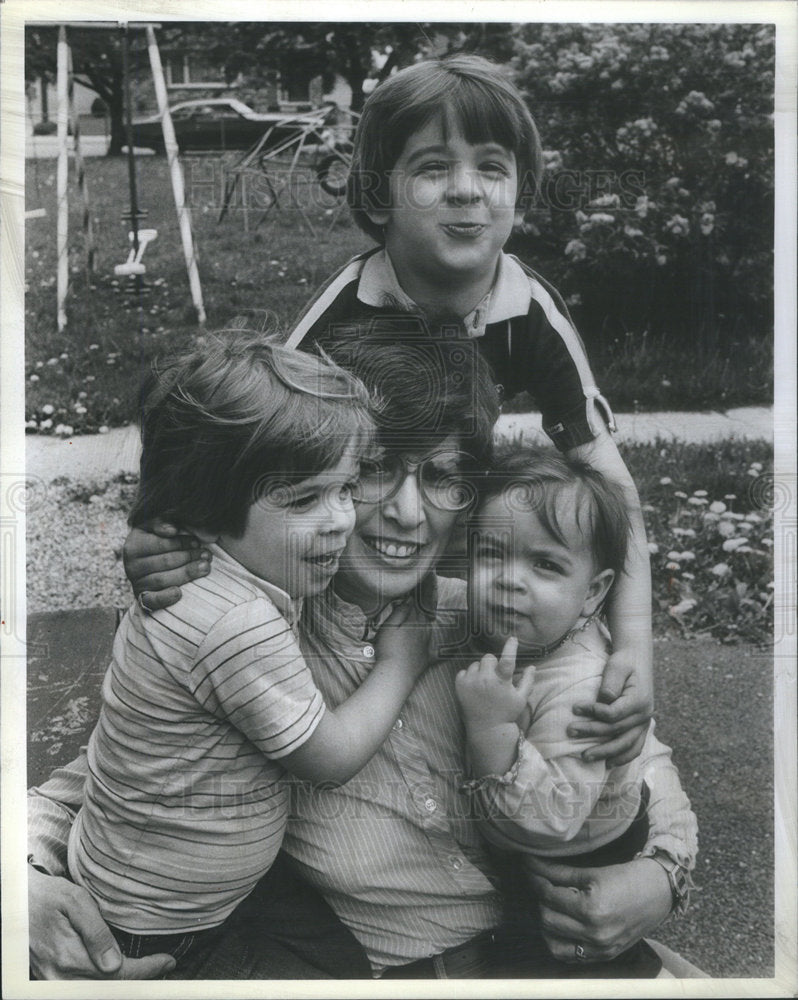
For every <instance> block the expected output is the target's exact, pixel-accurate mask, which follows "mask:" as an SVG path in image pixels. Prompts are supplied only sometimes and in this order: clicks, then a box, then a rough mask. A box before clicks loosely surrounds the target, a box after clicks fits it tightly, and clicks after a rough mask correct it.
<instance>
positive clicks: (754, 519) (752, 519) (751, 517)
mask: <svg viewBox="0 0 798 1000" xmlns="http://www.w3.org/2000/svg"><path fill="white" fill-rule="evenodd" d="M745 520H746V521H748V522H749V524H761V523H762V518H761V517H760V516H759V514H755V513H754V511H751V513H750V514H746V515H745Z"/></svg>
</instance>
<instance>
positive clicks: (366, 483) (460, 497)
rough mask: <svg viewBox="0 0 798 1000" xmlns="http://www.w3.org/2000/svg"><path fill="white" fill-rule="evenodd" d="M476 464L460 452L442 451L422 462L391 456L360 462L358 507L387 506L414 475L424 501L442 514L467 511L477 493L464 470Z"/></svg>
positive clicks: (356, 496) (356, 494) (357, 493)
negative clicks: (452, 511) (377, 504)
mask: <svg viewBox="0 0 798 1000" xmlns="http://www.w3.org/2000/svg"><path fill="white" fill-rule="evenodd" d="M472 464H473V460H472V459H471V457H470V456H469V455H466V454H464V453H463V452H461V451H441V452H437V453H435V454H432V455H428V456H427V457H426V458H425V459H423V460H422V461H421V462H411V461H409V460H408V459H407V458H405V456H404V455H400V454H388V455H384V456H381V457H379V458H364V459H361V461H360V480H359V483H358V487H357V490H356V492H355V500H356V501H357V502H359V503H384V502H385V501H386V500H390V499H391V498H392V497H394V496H396V494H397V493H398V492H399V490H400V489H401V488H402V484H403V483H404V481H405V480H406V479H407V477H408V476H411V475H415V477H416V482H417V483H418V489H419V492H420V494H421V496H422V498H423V499H424V500H425V501H427V502H428V503H430V504H432V505H433V507H438V508H439V509H440V510H465V508H466V507H468V506H469V504H470V503H471V501H472V500H473V498H474V495H475V491H474V488H473V487H472V486H471V484H470V482H469V481H468V478H467V476H466V474H465V472H464V471H463V470H464V467H466V466H469V465H472Z"/></svg>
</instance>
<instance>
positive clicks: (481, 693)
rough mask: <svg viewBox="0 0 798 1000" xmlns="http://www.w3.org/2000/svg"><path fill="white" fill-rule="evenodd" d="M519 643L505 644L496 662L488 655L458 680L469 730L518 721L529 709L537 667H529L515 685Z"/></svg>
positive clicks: (457, 686) (475, 663) (458, 692)
mask: <svg viewBox="0 0 798 1000" xmlns="http://www.w3.org/2000/svg"><path fill="white" fill-rule="evenodd" d="M517 651H518V640H517V639H516V638H515V637H511V638H509V639H508V640H507V642H505V644H504V649H503V650H502V654H501V656H500V657H499V659H498V660H497V659H496V657H495V656H493V654H491V653H486V654H485V655H484V656H483V657H482V659H481V660H479V661H475V662H474V663H472V664H471V666H470V667H468V669H467V670H461V671H460V672H459V673H458V675H457V677H456V678H455V692H456V694H457V700H458V701H459V702H460V708H461V710H462V712H463V719H464V721H465V724H466V727H467V728H468V729H491V728H493V727H495V726H501V725H505V724H507V723H512V722H516V721H517V720H518V718H519V717H520V716H521V715H522V713H523V711H524V709H525V708H526V704H527V700H528V699H529V696H530V695H531V694H532V688H533V686H534V684H535V667H534V665H530V666H528V667H527V668H526V669H525V670H524V672H523V674H522V675H521V677H520V678H519V680H518V683H517V684H516V683H514V682H513V674H514V672H515V656H516V653H517Z"/></svg>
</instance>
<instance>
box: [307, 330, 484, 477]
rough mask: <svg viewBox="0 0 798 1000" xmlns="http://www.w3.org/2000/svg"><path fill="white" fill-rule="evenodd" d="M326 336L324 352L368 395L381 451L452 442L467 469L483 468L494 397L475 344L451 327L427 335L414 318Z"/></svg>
mask: <svg viewBox="0 0 798 1000" xmlns="http://www.w3.org/2000/svg"><path fill="white" fill-rule="evenodd" d="M332 333H333V336H332V338H331V339H330V340H329V341H327V340H325V342H324V348H325V350H326V352H327V353H328V355H329V356H330V357H331V358H332V360H333V361H335V362H336V363H337V364H339V365H341V367H343V368H346V369H347V370H348V371H351V372H352V373H353V374H355V375H356V376H357V377H358V378H359V379H360V380H361V381H362V382H363V383H364V384H365V386H366V388H367V389H368V391H369V393H370V395H371V398H372V414H373V417H374V421H375V423H376V426H377V442H378V443H379V444H380V445H381V446H382V447H383V448H385V449H386V450H387V451H392V452H394V453H396V452H403V453H405V454H408V453H409V454H413V453H417V454H423V453H424V452H427V451H429V450H430V449H431V448H433V447H435V445H437V444H438V443H440V442H441V441H442V440H443V439H444V438H447V437H449V436H450V435H455V434H456V435H457V436H458V437H459V439H460V445H461V447H462V449H463V451H464V452H466V453H467V454H468V455H469V456H470V457H471V458H472V459H473V462H472V467H473V468H474V469H484V468H485V467H486V465H487V464H488V463H489V462H490V459H491V455H492V451H493V428H494V425H495V423H496V420H497V419H498V416H499V398H498V392H497V389H496V385H495V382H494V378H493V373H492V371H491V369H490V366H489V365H488V363H487V361H485V359H484V358H483V357H482V354H481V353H480V351H479V348H478V347H477V344H476V343H475V341H474V340H470V339H468V338H466V337H465V335H464V333H463V332H462V330H461V328H460V327H459V326H458V325H457V324H451V325H444V326H442V327H435V328H433V329H430V328H429V327H428V325H427V323H426V321H425V320H424V319H422V318H421V317H419V316H414V315H411V314H404V315H402V314H397V315H396V316H394V317H382V316H379V317H375V318H374V319H372V320H371V321H369V322H368V323H363V324H360V325H357V326H351V327H344V328H341V327H336V329H335V330H334V331H333V332H332Z"/></svg>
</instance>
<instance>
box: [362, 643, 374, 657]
mask: <svg viewBox="0 0 798 1000" xmlns="http://www.w3.org/2000/svg"><path fill="white" fill-rule="evenodd" d="M363 655H364V656H365V657H366V659H367V660H373V659H374V647H373V646H371V645H369V646H364V647H363Z"/></svg>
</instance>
